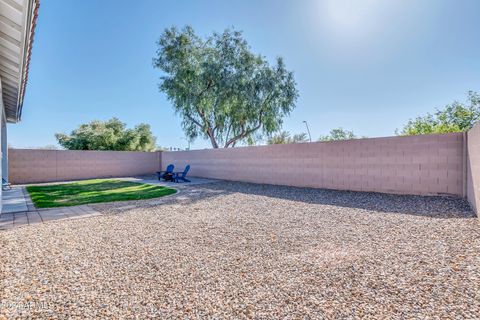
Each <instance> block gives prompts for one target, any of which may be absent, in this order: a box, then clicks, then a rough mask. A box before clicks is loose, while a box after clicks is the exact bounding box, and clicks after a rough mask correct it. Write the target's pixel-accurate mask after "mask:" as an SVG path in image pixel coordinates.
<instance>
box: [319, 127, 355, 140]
mask: <svg viewBox="0 0 480 320" xmlns="http://www.w3.org/2000/svg"><path fill="white" fill-rule="evenodd" d="M351 139H357V136H356V135H355V134H354V133H353V131H349V130H345V129H343V128H336V129H332V130H330V134H328V135H326V136H320V138H318V141H337V140H351Z"/></svg>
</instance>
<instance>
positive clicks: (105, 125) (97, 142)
mask: <svg viewBox="0 0 480 320" xmlns="http://www.w3.org/2000/svg"><path fill="white" fill-rule="evenodd" d="M55 137H56V138H57V141H58V143H59V144H60V145H61V146H62V147H64V148H65V149H68V150H117V151H153V150H155V141H156V138H155V137H154V136H153V134H152V132H151V130H150V126H149V125H148V124H144V123H141V124H139V125H138V126H136V127H135V128H133V129H127V128H126V125H125V123H123V122H121V121H120V120H118V119H117V118H112V119H110V120H108V121H105V122H104V121H98V120H95V121H92V122H90V123H87V124H82V125H80V127H78V128H77V129H75V130H73V131H72V132H71V133H70V135H66V134H63V133H56V134H55Z"/></svg>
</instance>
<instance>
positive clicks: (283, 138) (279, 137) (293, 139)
mask: <svg viewBox="0 0 480 320" xmlns="http://www.w3.org/2000/svg"><path fill="white" fill-rule="evenodd" d="M307 141H308V139H307V134H306V133H304V132H302V133H298V134H294V135H293V136H290V132H288V131H280V132H278V133H276V134H274V135H272V136H271V137H270V138H269V139H268V140H267V143H268V144H286V143H302V142H307Z"/></svg>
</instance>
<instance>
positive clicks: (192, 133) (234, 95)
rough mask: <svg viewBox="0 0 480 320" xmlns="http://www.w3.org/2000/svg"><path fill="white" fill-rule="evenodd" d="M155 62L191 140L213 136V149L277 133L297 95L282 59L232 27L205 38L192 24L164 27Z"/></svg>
mask: <svg viewBox="0 0 480 320" xmlns="http://www.w3.org/2000/svg"><path fill="white" fill-rule="evenodd" d="M153 64H154V67H156V68H159V69H160V70H162V71H163V73H164V74H163V75H162V76H161V78H160V85H159V89H160V91H163V92H164V93H165V94H166V95H167V97H168V99H169V100H170V101H171V102H172V103H173V107H174V109H175V111H176V113H177V114H179V115H180V116H181V117H182V119H183V120H182V127H183V130H184V131H185V134H186V136H187V138H189V139H191V140H192V141H193V140H194V139H195V138H197V137H198V136H200V137H203V138H205V139H209V140H210V142H211V144H212V147H213V148H218V147H220V146H223V147H224V148H227V147H234V146H235V145H236V144H238V143H247V144H252V143H255V141H256V140H258V139H260V138H262V136H268V135H270V134H272V133H273V132H276V131H278V130H279V129H280V128H281V125H282V121H283V117H284V116H286V115H288V114H290V112H291V111H292V110H293V109H294V108H295V101H296V99H297V97H298V91H297V89H296V83H295V80H294V77H293V73H292V72H291V71H288V70H287V69H286V67H285V64H284V62H283V59H282V58H277V59H276V62H275V64H274V65H273V66H272V65H270V64H269V63H268V61H267V59H266V58H265V57H263V56H261V55H257V54H254V53H253V52H252V51H251V49H250V47H249V45H248V43H247V41H246V40H245V39H244V38H243V35H242V33H241V32H239V31H235V30H231V29H226V30H225V31H224V32H223V33H213V34H212V35H211V36H209V37H208V38H206V39H202V38H200V37H199V36H197V35H196V34H195V32H194V30H193V28H192V27H190V26H187V27H185V28H183V29H182V30H178V29H177V28H175V27H172V28H169V29H166V30H165V31H164V32H163V34H162V35H161V36H160V40H159V41H158V50H157V54H156V57H155V58H154V60H153Z"/></svg>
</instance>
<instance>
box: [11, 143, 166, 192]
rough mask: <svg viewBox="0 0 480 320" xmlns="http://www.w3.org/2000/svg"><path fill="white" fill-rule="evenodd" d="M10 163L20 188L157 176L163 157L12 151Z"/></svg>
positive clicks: (87, 152)
mask: <svg viewBox="0 0 480 320" xmlns="http://www.w3.org/2000/svg"><path fill="white" fill-rule="evenodd" d="M8 159H9V169H10V170H9V177H10V182H11V183H17V184H18V183H34V182H50V181H66V180H76V179H89V178H102V177H122V176H134V175H142V174H153V173H154V172H155V171H158V169H159V166H160V162H161V153H160V152H123V151H67V150H32V149H10V150H9V154H8Z"/></svg>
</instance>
